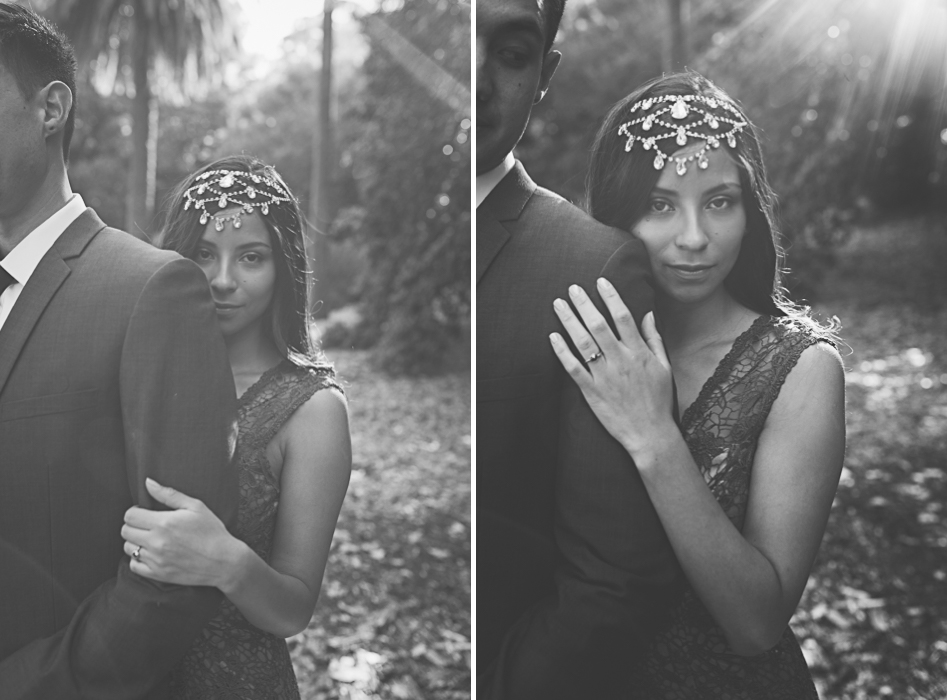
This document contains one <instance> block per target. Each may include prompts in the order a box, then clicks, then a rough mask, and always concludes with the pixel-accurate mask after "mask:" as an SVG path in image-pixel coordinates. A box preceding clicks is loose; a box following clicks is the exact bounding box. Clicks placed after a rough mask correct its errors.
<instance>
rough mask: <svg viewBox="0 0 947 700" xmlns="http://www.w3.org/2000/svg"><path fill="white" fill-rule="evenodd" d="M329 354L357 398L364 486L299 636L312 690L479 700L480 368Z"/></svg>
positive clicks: (356, 471)
mask: <svg viewBox="0 0 947 700" xmlns="http://www.w3.org/2000/svg"><path fill="white" fill-rule="evenodd" d="M329 359H331V360H332V361H333V362H335V365H336V369H337V371H338V372H339V376H340V378H341V379H342V381H343V383H344V384H345V386H346V389H347V393H348V394H349V401H350V403H349V409H350V413H351V416H350V417H351V421H352V427H353V430H352V455H353V461H352V480H351V483H350V484H349V491H348V494H347V495H346V498H345V504H344V505H343V507H342V514H341V516H340V518H339V525H338V529H337V530H336V533H335V537H334V538H333V541H332V552H331V554H330V556H329V564H328V568H327V570H326V575H325V581H324V582H323V586H322V595H321V597H320V600H319V603H318V605H317V606H316V611H315V614H314V616H313V619H312V622H311V623H310V624H309V628H308V629H307V630H305V631H304V632H302V633H301V634H299V635H297V636H295V637H293V638H291V639H290V640H289V645H290V651H291V654H292V657H293V664H294V666H295V668H296V677H297V679H298V680H299V686H300V691H301V695H302V697H303V698H304V699H305V700H425V699H427V700H469V698H470V655H471V634H470V633H471V630H470V581H471V579H470V563H471V561H470V544H471V535H470V527H471V523H470V498H471V494H470V484H471V479H470V466H471V462H470V444H471V436H470V406H471V404H470V373H469V372H461V373H456V374H450V375H445V376H440V377H424V378H416V377H412V378H405V377H399V378H392V377H391V376H390V375H386V374H383V373H381V372H379V371H378V370H377V369H375V368H373V367H372V366H371V363H370V362H368V361H367V360H368V358H367V357H366V353H365V352H362V351H349V350H345V351H342V350H334V351H333V350H330V351H329ZM349 386H350V387H351V391H349V390H348V389H349Z"/></svg>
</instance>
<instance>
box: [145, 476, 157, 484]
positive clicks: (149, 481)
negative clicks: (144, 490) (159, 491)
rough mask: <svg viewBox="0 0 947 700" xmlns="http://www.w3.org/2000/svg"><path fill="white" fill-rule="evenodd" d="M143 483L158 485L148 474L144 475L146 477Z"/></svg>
mask: <svg viewBox="0 0 947 700" xmlns="http://www.w3.org/2000/svg"><path fill="white" fill-rule="evenodd" d="M145 483H146V484H151V485H152V486H159V485H160V484H158V482H157V481H155V480H154V479H152V478H151V477H150V476H146V477H145Z"/></svg>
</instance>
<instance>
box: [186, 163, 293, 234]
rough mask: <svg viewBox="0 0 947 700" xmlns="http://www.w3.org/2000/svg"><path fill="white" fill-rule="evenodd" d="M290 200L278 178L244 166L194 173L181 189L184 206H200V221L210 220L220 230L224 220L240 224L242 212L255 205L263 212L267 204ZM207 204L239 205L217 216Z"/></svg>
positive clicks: (218, 205)
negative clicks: (241, 167) (246, 168)
mask: <svg viewBox="0 0 947 700" xmlns="http://www.w3.org/2000/svg"><path fill="white" fill-rule="evenodd" d="M290 201H292V196H291V195H290V194H289V192H288V191H287V190H286V188H285V187H283V186H282V185H281V184H280V183H279V181H277V180H276V179H275V178H273V177H270V176H269V175H258V174H256V173H248V172H246V171H244V170H209V171H207V172H206V173H201V174H200V175H198V176H197V181H196V182H195V183H194V184H193V185H191V186H190V187H188V188H187V190H185V192H184V208H185V210H186V209H190V208H191V205H192V204H193V205H194V208H195V209H201V210H203V211H201V224H202V225H203V224H206V223H207V222H208V220H210V219H213V220H214V228H216V229H217V230H218V231H222V230H223V228H224V224H226V223H227V222H228V221H229V222H232V223H233V227H234V228H240V225H241V218H242V217H243V215H244V214H251V213H253V210H254V208H257V207H258V208H259V209H260V213H261V214H263V215H264V216H266V215H267V214H269V212H270V206H271V205H276V204H279V203H281V202H290ZM208 204H216V205H217V208H218V210H223V209H226V208H228V207H230V206H231V205H239V206H240V207H241V208H240V209H239V210H238V211H236V212H234V213H233V214H229V215H227V216H217V215H214V214H211V213H210V212H209V211H208V210H207V205H208Z"/></svg>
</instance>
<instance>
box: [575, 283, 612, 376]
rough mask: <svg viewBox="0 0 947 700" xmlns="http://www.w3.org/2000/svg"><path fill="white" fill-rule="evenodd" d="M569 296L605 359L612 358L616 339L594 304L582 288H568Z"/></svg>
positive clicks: (576, 286)
mask: <svg viewBox="0 0 947 700" xmlns="http://www.w3.org/2000/svg"><path fill="white" fill-rule="evenodd" d="M569 296H571V297H572V303H574V304H575V308H576V309H578V311H579V314H580V315H581V316H582V320H583V321H584V322H585V326H586V327H587V328H588V329H589V332H590V333H591V334H592V338H593V339H594V340H595V343H596V345H598V347H599V348H600V349H601V351H602V352H603V353H605V357H606V359H607V358H608V356H609V354H612V356H613V357H614V354H615V353H616V352H618V350H619V343H618V338H616V337H615V334H614V333H612V329H611V328H609V326H608V321H606V320H605V317H604V316H602V314H601V312H600V311H599V310H598V309H597V308H595V304H593V303H592V300H591V299H590V298H589V295H588V294H586V293H585V290H584V289H582V287H580V286H579V285H577V284H573V285H572V286H571V287H569ZM586 357H588V355H586Z"/></svg>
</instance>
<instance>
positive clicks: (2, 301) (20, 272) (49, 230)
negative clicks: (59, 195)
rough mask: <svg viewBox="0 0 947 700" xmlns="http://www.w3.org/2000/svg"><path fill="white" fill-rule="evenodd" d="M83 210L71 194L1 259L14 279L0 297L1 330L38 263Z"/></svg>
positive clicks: (79, 197)
mask: <svg viewBox="0 0 947 700" xmlns="http://www.w3.org/2000/svg"><path fill="white" fill-rule="evenodd" d="M84 211H85V202H83V201H82V197H81V196H79V195H78V194H74V195H72V197H71V198H70V199H69V201H68V202H66V204H65V205H64V206H63V207H62V208H61V209H60V210H59V211H57V212H56V213H55V214H53V215H52V216H50V217H49V218H48V219H46V221H44V222H43V223H41V224H40V225H39V226H37V227H36V228H34V229H33V230H32V231H30V232H29V233H28V234H26V238H24V239H23V240H22V241H20V242H19V243H17V244H16V247H15V248H14V249H13V250H11V251H10V252H9V253H8V254H7V256H6V257H5V258H4V259H3V260H0V267H2V268H3V269H4V270H6V271H7V272H8V273H10V276H11V277H12V278H13V279H14V280H15V282H14V283H13V284H11V285H10V286H9V287H7V288H6V289H5V290H3V293H2V294H0V328H3V324H4V323H5V322H6V320H7V317H8V316H9V315H10V311H12V310H13V305H14V304H16V300H17V299H18V298H19V297H20V292H22V291H23V287H25V286H26V283H27V282H28V281H29V279H30V277H31V276H32V275H33V271H34V270H36V267H37V266H38V265H39V263H40V260H42V259H43V256H44V255H46V253H48V252H49V249H50V248H52V247H53V244H54V243H55V242H56V241H57V240H59V237H60V236H61V235H62V234H63V231H65V230H66V229H67V228H68V227H69V224H71V223H72V222H73V221H75V220H76V219H78V218H79V215H80V214H81V213H82V212H84Z"/></svg>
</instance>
